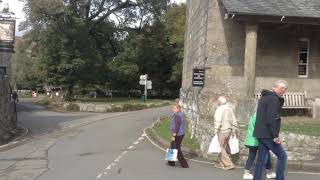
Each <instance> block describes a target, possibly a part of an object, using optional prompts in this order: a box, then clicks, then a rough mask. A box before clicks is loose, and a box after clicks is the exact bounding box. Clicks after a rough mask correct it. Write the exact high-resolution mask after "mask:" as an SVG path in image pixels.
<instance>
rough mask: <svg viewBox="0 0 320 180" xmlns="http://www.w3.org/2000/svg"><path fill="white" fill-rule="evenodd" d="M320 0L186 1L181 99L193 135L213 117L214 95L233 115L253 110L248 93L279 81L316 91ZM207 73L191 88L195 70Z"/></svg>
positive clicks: (314, 94)
mask: <svg viewBox="0 0 320 180" xmlns="http://www.w3.org/2000/svg"><path fill="white" fill-rule="evenodd" d="M319 49H320V1H301V0H269V1H265V0H187V27H186V34H185V54H184V62H183V80H182V81H183V82H182V87H181V93H180V102H181V104H182V105H183V107H184V109H185V111H186V112H187V114H188V116H189V117H190V119H191V126H192V128H191V129H192V132H193V133H194V134H196V133H197V132H196V131H197V127H199V126H200V125H201V124H202V125H203V126H206V122H212V114H213V112H214V110H215V108H216V105H215V101H216V99H217V97H218V96H220V95H226V96H228V97H229V98H230V100H231V102H232V104H234V106H235V111H236V115H237V118H238V119H239V120H240V121H245V120H246V119H247V118H248V116H249V115H250V114H251V113H252V112H253V109H254V107H255V102H256V101H255V100H254V98H253V94H254V93H255V92H259V91H261V90H262V89H269V88H271V87H272V84H273V82H274V81H276V80H278V79H284V80H286V81H288V83H289V90H288V91H291V92H304V91H306V92H307V94H308V97H309V98H311V99H312V98H315V97H319V96H320V51H319ZM194 68H201V69H204V70H205V75H204V86H203V87H193V86H192V77H193V69H194Z"/></svg>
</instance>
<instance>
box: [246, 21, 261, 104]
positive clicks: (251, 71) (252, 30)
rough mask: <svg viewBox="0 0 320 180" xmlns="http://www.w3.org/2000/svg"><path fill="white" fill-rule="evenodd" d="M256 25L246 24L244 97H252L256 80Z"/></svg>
mask: <svg viewBox="0 0 320 180" xmlns="http://www.w3.org/2000/svg"><path fill="white" fill-rule="evenodd" d="M257 32H258V24H249V23H248V24H246V42H245V55H244V56H245V64H244V76H245V80H246V92H247V93H246V96H247V97H248V98H252V97H253V93H254V90H255V80H256V73H255V72H256V58H257V54H256V52H257Z"/></svg>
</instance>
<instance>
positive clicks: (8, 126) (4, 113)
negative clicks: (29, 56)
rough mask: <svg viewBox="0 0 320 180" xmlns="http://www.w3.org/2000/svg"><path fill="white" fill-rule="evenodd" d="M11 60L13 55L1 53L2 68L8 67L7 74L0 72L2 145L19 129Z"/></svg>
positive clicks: (0, 142)
mask: <svg viewBox="0 0 320 180" xmlns="http://www.w3.org/2000/svg"><path fill="white" fill-rule="evenodd" d="M10 58H11V53H9V52H0V67H6V72H5V71H4V69H1V70H0V71H1V72H0V144H2V143H5V142H7V141H8V140H9V139H10V138H11V137H13V136H14V135H15V132H16V131H15V130H16V127H17V121H16V116H15V113H14V110H15V109H14V103H13V101H12V100H11V93H10V84H9V76H10V73H9V72H10V68H9V67H10V66H9V62H10V61H9V60H10Z"/></svg>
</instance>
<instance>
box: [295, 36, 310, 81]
mask: <svg viewBox="0 0 320 180" xmlns="http://www.w3.org/2000/svg"><path fill="white" fill-rule="evenodd" d="M298 45H299V59H298V77H301V78H307V77H308V64H309V40H308V39H305V38H301V39H299V43H298Z"/></svg>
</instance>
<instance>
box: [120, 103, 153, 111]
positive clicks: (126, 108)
mask: <svg viewBox="0 0 320 180" xmlns="http://www.w3.org/2000/svg"><path fill="white" fill-rule="evenodd" d="M145 108H147V105H144V104H124V105H123V107H122V109H123V111H136V110H142V109H145Z"/></svg>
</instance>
